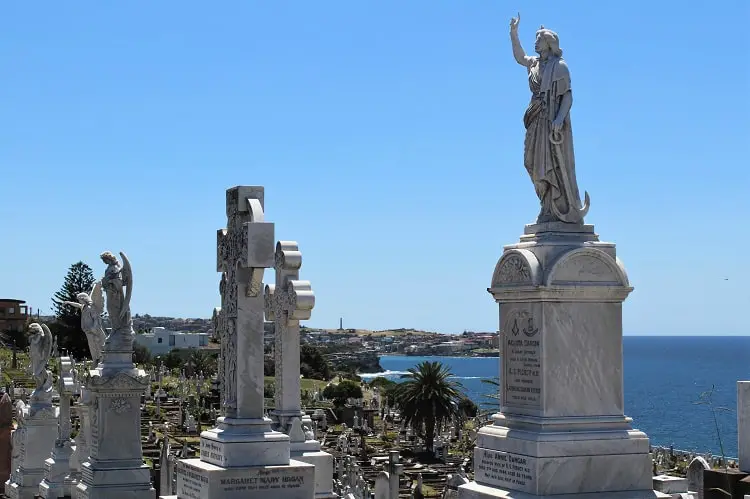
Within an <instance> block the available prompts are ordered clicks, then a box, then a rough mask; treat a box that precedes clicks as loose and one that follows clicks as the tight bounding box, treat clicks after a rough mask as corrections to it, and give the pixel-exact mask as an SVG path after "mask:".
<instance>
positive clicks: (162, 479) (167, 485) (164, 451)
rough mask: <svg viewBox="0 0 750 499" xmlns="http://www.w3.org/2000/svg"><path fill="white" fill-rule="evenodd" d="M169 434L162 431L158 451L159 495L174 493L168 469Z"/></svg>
mask: <svg viewBox="0 0 750 499" xmlns="http://www.w3.org/2000/svg"><path fill="white" fill-rule="evenodd" d="M169 454H170V445H169V435H167V432H164V440H163V441H162V444H161V451H160V453H159V495H161V496H171V495H172V494H174V492H175V491H174V490H172V475H171V473H170V471H171V470H170V469H169Z"/></svg>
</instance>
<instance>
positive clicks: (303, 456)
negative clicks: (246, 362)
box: [265, 241, 335, 499]
mask: <svg viewBox="0 0 750 499" xmlns="http://www.w3.org/2000/svg"><path fill="white" fill-rule="evenodd" d="M274 267H275V271H276V283H275V284H269V285H266V288H265V312H266V318H267V319H268V320H273V321H274V323H275V324H274V333H275V349H274V352H275V355H276V358H275V360H276V385H275V386H276V393H275V408H274V410H273V412H272V416H273V418H274V419H275V423H276V428H277V429H279V431H283V432H284V433H286V434H287V435H289V440H290V451H291V457H292V459H296V460H298V461H302V462H305V463H309V464H312V465H314V466H315V497H316V498H317V499H324V498H328V497H334V496H335V494H334V492H333V456H332V455H330V454H328V453H327V452H323V451H321V446H320V442H318V441H317V440H316V439H315V438H314V437H313V436H312V435H311V432H310V431H305V430H306V429H307V430H311V429H312V420H311V419H310V417H309V416H306V415H305V414H304V413H303V412H302V400H301V396H300V395H301V389H300V361H299V358H300V357H299V355H300V321H301V320H307V319H309V318H310V317H311V314H312V310H313V308H314V307H315V293H314V292H313V291H312V287H311V284H310V282H309V281H304V280H300V275H299V274H300V268H301V267H302V252H301V251H300V249H299V245H298V244H297V242H296V241H279V242H277V243H276V254H275V265H274ZM309 437H310V438H309Z"/></svg>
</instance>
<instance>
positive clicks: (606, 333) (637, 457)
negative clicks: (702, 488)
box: [459, 222, 659, 499]
mask: <svg viewBox="0 0 750 499" xmlns="http://www.w3.org/2000/svg"><path fill="white" fill-rule="evenodd" d="M524 232H525V234H524V235H523V236H522V237H521V240H520V242H519V243H517V244H513V245H509V246H506V247H505V248H504V252H503V255H502V256H501V258H500V259H499V260H498V263H497V265H496V267H495V270H494V272H493V275H492V281H491V287H490V288H489V289H488V291H489V292H490V293H491V294H492V295H493V297H494V299H495V300H496V302H497V303H498V304H499V318H500V333H501V335H500V338H501V341H502V342H503V344H502V346H501V351H502V363H501V366H502V368H503V376H502V386H501V399H502V402H501V411H500V413H498V414H496V415H494V416H493V421H494V424H492V425H490V426H486V427H484V428H482V429H480V430H479V432H478V435H477V447H476V448H475V459H474V461H475V482H472V483H470V484H467V485H464V486H462V487H460V489H459V497H460V498H461V499H466V498H478V497H509V498H526V497H547V496H553V495H554V496H555V497H569V495H570V497H571V498H572V497H579V496H580V497H581V498H583V497H612V498H615V497H623V498H631V497H632V498H641V497H659V495H658V493H656V492H655V491H653V488H652V487H653V483H652V476H651V471H652V463H651V457H650V454H649V441H648V437H647V436H646V435H645V434H644V433H643V432H641V431H638V430H634V429H633V428H632V427H631V420H630V418H628V417H626V416H625V414H624V402H623V372H622V302H623V301H624V300H625V299H626V298H627V296H628V294H629V293H630V292H631V291H632V288H631V287H630V283H629V281H628V278H627V273H626V272H625V269H624V267H623V265H622V262H620V260H619V259H618V258H617V253H616V248H615V245H614V244H612V243H605V242H600V241H599V237H598V236H597V235H596V234H595V232H594V228H593V226H590V225H588V226H586V225H577V226H571V225H570V224H564V223H562V222H548V223H541V224H534V225H531V226H527V227H526V230H525V231H524ZM623 491H629V492H627V493H624V492H623ZM528 494H530V495H528ZM571 494H572V495H571Z"/></svg>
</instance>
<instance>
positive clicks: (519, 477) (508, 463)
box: [474, 448, 536, 493]
mask: <svg viewBox="0 0 750 499" xmlns="http://www.w3.org/2000/svg"><path fill="white" fill-rule="evenodd" d="M474 460H475V463H476V464H475V465H474V472H475V474H476V478H475V479H476V481H477V482H479V483H482V484H485V485H492V486H495V487H500V488H507V489H511V490H520V491H523V492H532V493H533V491H534V489H535V486H536V484H535V482H536V471H535V467H536V459H534V458H533V457H529V456H523V455H520V454H511V453H510V452H500V451H494V450H486V449H480V448H477V449H476V450H475V453H474Z"/></svg>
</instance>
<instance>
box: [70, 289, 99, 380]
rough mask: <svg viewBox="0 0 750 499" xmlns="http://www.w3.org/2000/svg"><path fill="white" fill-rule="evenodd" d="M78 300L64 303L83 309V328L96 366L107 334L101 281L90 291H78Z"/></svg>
mask: <svg viewBox="0 0 750 499" xmlns="http://www.w3.org/2000/svg"><path fill="white" fill-rule="evenodd" d="M76 300H78V302H77V303H76V302H71V301H66V302H63V304H65V305H68V306H71V307H74V308H77V309H78V310H80V311H81V329H82V330H83V332H84V333H86V339H87V340H88V343H89V352H90V353H91V359H92V360H93V361H94V366H96V365H97V364H99V361H101V360H102V349H103V348H104V340H105V339H106V334H105V333H104V327H103V326H102V312H104V293H103V292H102V283H101V281H96V282H95V283H94V287H93V288H91V292H90V293H78V294H77V295H76Z"/></svg>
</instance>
